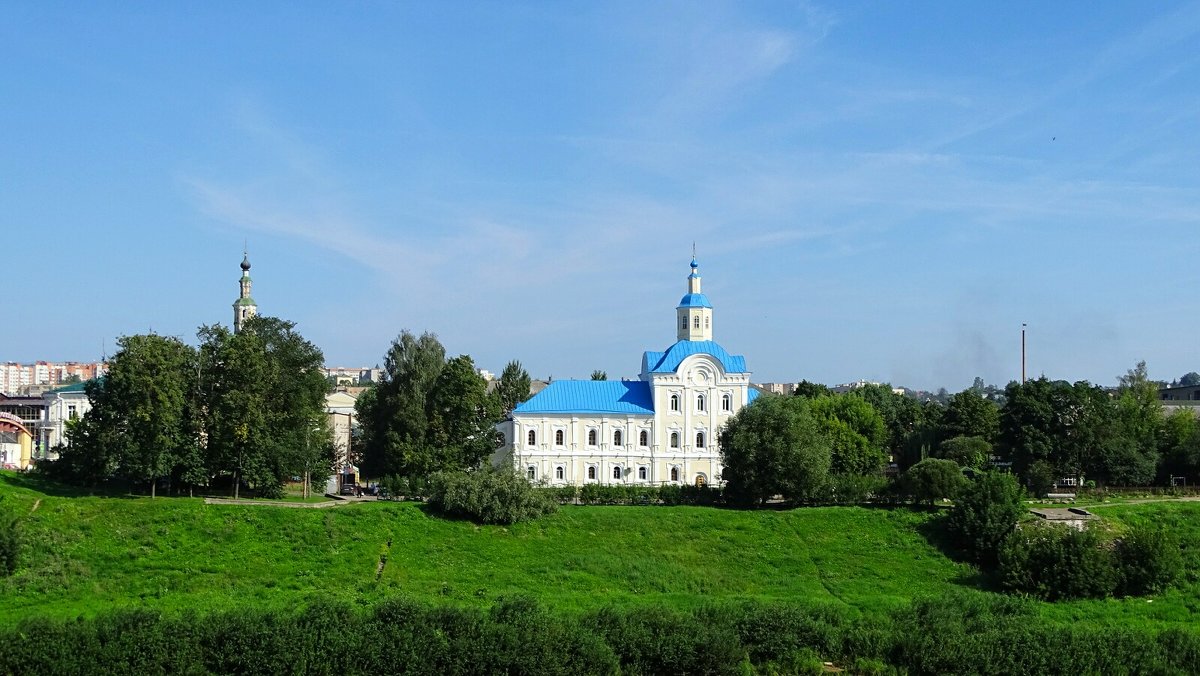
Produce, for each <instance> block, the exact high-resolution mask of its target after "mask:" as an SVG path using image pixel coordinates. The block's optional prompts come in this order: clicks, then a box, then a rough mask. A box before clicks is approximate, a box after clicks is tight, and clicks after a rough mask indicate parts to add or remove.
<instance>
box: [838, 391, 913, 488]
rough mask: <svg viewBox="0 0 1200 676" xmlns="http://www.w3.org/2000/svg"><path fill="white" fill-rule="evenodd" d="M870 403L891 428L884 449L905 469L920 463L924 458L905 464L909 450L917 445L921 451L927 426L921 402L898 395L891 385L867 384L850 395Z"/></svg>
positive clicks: (887, 426)
mask: <svg viewBox="0 0 1200 676" xmlns="http://www.w3.org/2000/svg"><path fill="white" fill-rule="evenodd" d="M850 396H855V397H859V398H861V399H863V400H865V401H866V402H867V403H868V404H870V405H871V406H872V407H874V409H875V410H876V411H878V412H879V415H880V416H881V417H882V418H883V424H884V426H885V427H886V428H887V437H886V439H885V441H884V444H883V446H884V449H885V450H886V451H887V452H888V454H889V455H891V456H892V458H893V459H895V461H896V462H897V463H898V464H899V465H901V467H904V468H907V467H908V466H909V465H911V464H913V463H915V462H917V461H918V460H920V457H917V458H916V459H914V460H912V461H911V462H905V459H906V456H907V455H908V453H907V450H908V449H909V448H911V447H912V446H913V445H914V444H915V445H916V446H917V447H918V448H919V446H920V438H919V437H920V435H921V433H922V431H923V429H924V427H925V414H924V409H923V408H922V406H921V404H920V402H918V401H917V400H916V399H913V398H912V397H907V396H905V395H903V394H897V393H896V392H893V391H892V387H891V386H890V385H865V386H863V387H860V388H857V389H855V390H853V391H852V392H850Z"/></svg>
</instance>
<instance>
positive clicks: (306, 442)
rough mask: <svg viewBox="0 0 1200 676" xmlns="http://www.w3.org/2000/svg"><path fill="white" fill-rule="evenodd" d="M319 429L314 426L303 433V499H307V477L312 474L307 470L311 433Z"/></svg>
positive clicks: (310, 457)
mask: <svg viewBox="0 0 1200 676" xmlns="http://www.w3.org/2000/svg"><path fill="white" fill-rule="evenodd" d="M320 429H321V428H320V427H314V428H312V429H311V430H309V432H308V433H307V434H305V435H304V499H305V500H308V484H309V477H311V476H312V472H311V471H309V463H310V462H312V452H311V448H312V433H313V432H316V431H318V430H320Z"/></svg>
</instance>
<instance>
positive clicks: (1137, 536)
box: [1117, 526, 1184, 596]
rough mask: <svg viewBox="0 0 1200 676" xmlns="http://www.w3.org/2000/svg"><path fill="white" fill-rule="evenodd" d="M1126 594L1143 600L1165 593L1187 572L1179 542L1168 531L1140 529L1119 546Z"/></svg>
mask: <svg viewBox="0 0 1200 676" xmlns="http://www.w3.org/2000/svg"><path fill="white" fill-rule="evenodd" d="M1117 559H1118V561H1119V564H1120V566H1121V572H1122V575H1121V577H1122V580H1123V583H1124V584H1123V593H1125V594H1128V595H1131V596H1141V595H1144V594H1152V593H1157V592H1161V591H1163V590H1164V589H1166V588H1167V587H1169V586H1170V585H1171V584H1172V583H1174V582H1175V580H1177V579H1179V578H1180V577H1181V576H1182V574H1183V571H1184V565H1183V556H1182V555H1181V554H1180V551H1179V538H1178V537H1176V536H1175V535H1174V534H1172V533H1171V532H1170V531H1168V530H1167V529H1165V528H1161V527H1155V526H1137V527H1134V528H1133V529H1131V530H1130V531H1129V532H1128V533H1126V534H1125V536H1124V537H1122V538H1121V540H1120V542H1119V544H1118V546H1117Z"/></svg>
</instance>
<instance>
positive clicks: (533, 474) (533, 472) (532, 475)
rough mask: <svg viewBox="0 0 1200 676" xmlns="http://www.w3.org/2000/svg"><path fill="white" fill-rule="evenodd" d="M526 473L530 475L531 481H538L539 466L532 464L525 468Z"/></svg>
mask: <svg viewBox="0 0 1200 676" xmlns="http://www.w3.org/2000/svg"><path fill="white" fill-rule="evenodd" d="M525 473H526V474H528V475H529V480H530V481H537V467H535V466H533V465H530V466H529V467H526V468H525Z"/></svg>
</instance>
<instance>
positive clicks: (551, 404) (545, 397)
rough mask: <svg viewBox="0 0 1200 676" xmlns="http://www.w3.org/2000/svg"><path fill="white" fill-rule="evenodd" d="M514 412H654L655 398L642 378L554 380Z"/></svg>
mask: <svg viewBox="0 0 1200 676" xmlns="http://www.w3.org/2000/svg"><path fill="white" fill-rule="evenodd" d="M513 413H628V414H633V415H653V414H654V398H653V397H652V396H651V395H650V383H647V382H644V381H641V380H556V381H554V382H552V383H550V384H549V385H547V386H546V389H544V390H542V391H541V392H538V393H537V394H536V395H534V396H533V398H532V399H530V400H529V401H526V402H525V403H523V404H521V405H520V406H517V408H516V409H514V410H513Z"/></svg>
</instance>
